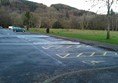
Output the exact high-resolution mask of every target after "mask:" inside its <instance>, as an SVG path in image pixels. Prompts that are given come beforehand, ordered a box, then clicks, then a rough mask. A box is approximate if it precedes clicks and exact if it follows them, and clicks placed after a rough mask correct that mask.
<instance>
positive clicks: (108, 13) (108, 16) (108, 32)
mask: <svg viewBox="0 0 118 83" xmlns="http://www.w3.org/2000/svg"><path fill="white" fill-rule="evenodd" d="M107 18H108V26H107V37H106V39H110V1H109V0H108V11H107Z"/></svg>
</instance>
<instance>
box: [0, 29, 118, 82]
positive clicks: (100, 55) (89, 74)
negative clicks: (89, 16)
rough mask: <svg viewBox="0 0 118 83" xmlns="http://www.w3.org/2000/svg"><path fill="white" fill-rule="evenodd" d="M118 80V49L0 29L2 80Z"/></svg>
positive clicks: (0, 77)
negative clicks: (111, 49) (112, 49)
mask: <svg viewBox="0 0 118 83" xmlns="http://www.w3.org/2000/svg"><path fill="white" fill-rule="evenodd" d="M106 82H107V83H118V52H117V51H110V50H107V49H102V48H98V47H94V46H90V45H86V44H83V43H80V42H73V41H69V40H64V39H59V38H54V37H50V36H47V35H41V34H31V33H27V32H25V33H14V32H12V31H10V30H6V29H0V83H106Z"/></svg>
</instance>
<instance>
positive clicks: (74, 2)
mask: <svg viewBox="0 0 118 83" xmlns="http://www.w3.org/2000/svg"><path fill="white" fill-rule="evenodd" d="M29 1H33V2H38V3H43V4H45V5H47V6H50V5H51V4H57V3H62V4H66V5H69V6H72V7H75V8H77V9H83V10H89V9H90V10H89V11H93V12H95V13H104V14H105V13H106V11H107V10H106V9H107V8H106V5H105V3H103V2H102V3H100V4H98V5H97V6H95V7H91V6H92V3H90V2H86V0H29ZM117 5H118V4H117ZM117 5H114V7H113V10H115V11H118V10H117V9H118V7H117ZM99 7H100V9H99Z"/></svg>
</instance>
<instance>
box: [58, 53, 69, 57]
mask: <svg viewBox="0 0 118 83" xmlns="http://www.w3.org/2000/svg"><path fill="white" fill-rule="evenodd" d="M56 55H57V56H58V57H60V58H66V57H68V56H69V55H70V54H69V53H68V54H66V55H65V56H61V55H59V54H56Z"/></svg>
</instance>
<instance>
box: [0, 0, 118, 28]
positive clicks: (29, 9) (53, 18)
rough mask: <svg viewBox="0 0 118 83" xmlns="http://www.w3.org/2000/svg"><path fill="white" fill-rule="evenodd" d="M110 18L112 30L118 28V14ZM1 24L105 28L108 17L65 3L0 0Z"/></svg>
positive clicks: (6, 25) (38, 26)
mask: <svg viewBox="0 0 118 83" xmlns="http://www.w3.org/2000/svg"><path fill="white" fill-rule="evenodd" d="M110 19H111V30H118V15H116V14H113V15H111V17H110ZM0 25H1V26H4V27H8V26H21V27H28V28H30V27H34V28H45V27H49V28H64V29H66V28H69V29H94V30H105V29H106V28H107V18H106V16H105V15H97V14H95V13H93V12H89V11H84V10H78V9H76V8H73V7H70V6H67V5H64V4H53V5H51V6H50V7H47V6H46V5H43V4H38V3H34V2H30V1H27V0H0Z"/></svg>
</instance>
